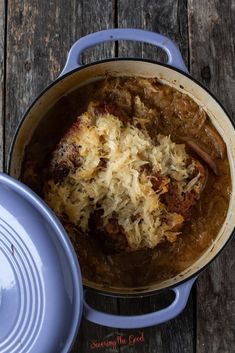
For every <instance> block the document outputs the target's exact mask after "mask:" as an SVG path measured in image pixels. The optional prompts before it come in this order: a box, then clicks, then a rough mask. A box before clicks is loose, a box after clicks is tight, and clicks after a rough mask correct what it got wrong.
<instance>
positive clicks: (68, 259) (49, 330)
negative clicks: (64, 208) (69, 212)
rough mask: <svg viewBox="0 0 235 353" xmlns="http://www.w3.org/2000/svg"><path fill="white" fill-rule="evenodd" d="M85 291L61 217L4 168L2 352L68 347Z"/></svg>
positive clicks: (50, 352) (0, 209)
mask: <svg viewBox="0 0 235 353" xmlns="http://www.w3.org/2000/svg"><path fill="white" fill-rule="evenodd" d="M82 295H83V294H82V281H81V274H80V269H79V265H78V261H77V257H76V254H75V252H74V250H73V247H72V245H71V243H70V240H69V239H68V236H67V234H66V233H65V231H64V228H63V227H62V225H61V224H60V222H59V221H58V220H57V218H56V217H55V215H54V214H53V212H52V211H51V210H50V209H49V208H48V207H47V206H46V204H45V203H44V202H43V201H42V200H41V199H40V198H39V197H38V196H37V195H35V194H34V193H33V192H32V191H31V190H30V189H29V188H28V187H26V186H24V185H23V184H22V183H20V182H18V181H16V180H15V179H12V178H11V177H9V176H7V175H5V174H1V173H0V352H4V353H19V352H21V353H26V352H33V353H39V352H40V353H42V352H47V353H55V352H56V353H60V352H61V353H62V352H63V353H65V352H68V351H69V350H70V348H71V345H72V343H73V341H74V338H75V337H76V333H77V330H78V326H79V324H80V320H81V314H82Z"/></svg>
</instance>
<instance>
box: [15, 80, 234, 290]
mask: <svg viewBox="0 0 235 353" xmlns="http://www.w3.org/2000/svg"><path fill="white" fill-rule="evenodd" d="M65 102H66V110H65V109H64V107H65ZM62 110H63V114H62V113H61V112H62ZM61 115H63V117H62V119H61V120H60V119H58V121H57V125H58V127H61V128H60V129H58V130H57V133H56V134H53V133H52V132H51V136H52V138H51V139H50V141H49V142H48V144H44V146H43V150H42V149H40V156H39V153H38V148H39V147H38V146H42V144H41V143H42V137H40V136H42V135H43V133H42V131H43V129H45V124H46V122H47V119H48V120H51V121H55V119H56V118H58V117H60V116H61ZM65 117H67V118H68V120H67V121H66V128H65V127H64V124H63V123H62V122H65ZM60 121H61V124H60ZM53 131H54V130H53ZM49 132H50V130H49ZM49 132H47V133H48V134H49ZM40 138H41V141H40ZM36 156H38V158H35V157H36ZM42 168H43V173H40V171H41V170H42ZM39 173H40V177H39ZM22 179H23V181H24V182H26V183H27V184H29V185H30V186H31V187H33V188H34V189H35V190H36V191H37V192H38V193H40V194H41V195H42V196H43V197H44V199H45V201H46V202H47V203H48V204H49V206H50V207H51V208H52V209H53V210H54V211H55V213H56V214H57V215H58V217H59V218H60V219H61V221H62V223H63V224H64V226H65V228H66V229H67V231H68V233H69V235H70V237H71V240H72V242H73V244H74V246H75V249H76V251H77V253H78V256H79V261H80V265H81V268H82V273H83V277H84V278H85V279H86V280H89V281H92V282H95V283H97V284H99V285H100V284H103V285H108V286H113V287H131V286H144V285H148V284H150V283H152V282H156V281H159V280H163V279H168V278H170V277H172V276H174V275H175V274H177V273H179V272H181V271H182V270H184V269H185V268H187V267H188V266H189V265H190V264H191V263H192V262H193V261H195V259H196V258H197V257H198V256H200V255H201V254H202V252H203V251H204V250H205V249H206V248H207V247H208V246H209V245H210V244H211V242H212V241H213V239H214V238H215V237H216V235H217V233H218V231H219V229H220V227H221V225H222V224H223V221H224V219H225V216H226V212H227V209H228V203H229V196H230V187H231V181H230V171H229V163H228V159H227V155H226V148H225V144H224V142H223V140H222V138H221V137H220V135H219V134H218V132H217V131H216V130H215V128H214V127H213V125H212V124H211V122H210V119H209V117H208V116H207V114H206V113H205V111H204V110H203V109H202V108H201V107H199V106H198V105H197V104H196V103H195V102H194V101H193V100H192V99H191V98H190V97H188V96H187V95H185V94H182V93H180V92H179V91H177V90H176V89H174V88H172V87H169V86H168V85H165V84H162V83H161V82H160V81H159V80H157V79H143V78H128V77H125V78H124V77H123V78H114V77H108V78H107V79H105V80H102V81H100V82H96V83H93V84H90V85H87V86H86V87H83V88H82V89H80V90H77V91H74V92H72V93H70V94H69V95H68V96H67V97H64V98H63V99H62V100H61V102H58V104H57V107H56V110H55V108H53V109H52V110H51V111H50V112H49V113H48V114H47V116H46V117H45V119H44V121H43V122H42V123H41V126H39V127H38V129H37V131H36V133H35V135H34V137H33V139H32V141H31V142H30V144H29V146H28V148H27V151H26V156H25V162H24V165H23V173H22ZM136 273H138V276H136Z"/></svg>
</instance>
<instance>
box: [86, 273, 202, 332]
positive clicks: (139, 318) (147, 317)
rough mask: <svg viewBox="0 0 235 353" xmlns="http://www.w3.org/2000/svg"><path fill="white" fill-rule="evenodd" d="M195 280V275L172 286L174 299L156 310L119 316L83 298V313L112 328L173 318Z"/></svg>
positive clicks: (183, 305) (135, 325)
mask: <svg viewBox="0 0 235 353" xmlns="http://www.w3.org/2000/svg"><path fill="white" fill-rule="evenodd" d="M195 280H196V277H194V278H192V279H190V280H188V281H187V282H185V283H183V284H181V285H179V286H177V287H175V288H173V289H172V290H173V291H174V293H175V299H174V301H173V302H172V303H171V304H170V305H169V306H168V307H166V308H164V309H161V310H157V311H155V312H153V313H149V314H144V315H136V316H119V315H113V314H107V313H102V312H100V311H98V310H95V309H93V308H91V307H90V306H89V305H88V304H87V303H86V301H85V298H84V315H85V318H86V319H87V320H88V321H90V322H93V323H95V324H99V325H104V326H108V327H113V328H121V329H137V328H143V327H149V326H154V325H158V324H161V323H163V322H166V321H169V320H171V319H173V318H174V317H176V316H177V315H179V314H180V313H181V312H182V311H183V309H184V308H185V306H186V304H187V301H188V297H189V294H190V291H191V288H192V285H193V283H194V281H195Z"/></svg>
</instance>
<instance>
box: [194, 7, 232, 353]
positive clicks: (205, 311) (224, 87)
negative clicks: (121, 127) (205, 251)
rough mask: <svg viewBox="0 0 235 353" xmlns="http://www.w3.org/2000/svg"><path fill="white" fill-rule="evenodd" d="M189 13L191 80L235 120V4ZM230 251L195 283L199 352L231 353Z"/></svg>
mask: <svg viewBox="0 0 235 353" xmlns="http://www.w3.org/2000/svg"><path fill="white" fill-rule="evenodd" d="M188 11H189V33H190V36H189V39H190V69H191V72H192V75H193V76H194V77H195V78H197V79H199V80H200V81H202V83H204V84H205V85H206V86H207V87H208V88H209V89H210V90H211V91H212V92H213V93H214V94H215V95H216V96H217V97H218V99H219V100H220V101H221V102H222V103H223V104H224V106H225V108H226V109H227V110H228V111H229V112H230V114H231V116H232V117H233V119H235V114H234V113H235V101H234V96H235V70H234V62H235V48H234V44H235V20H234V19H235V1H234V0H231V1H229V0H225V1H219V0H213V1H212V0H209V1H203V0H198V1H193V0H189V3H188ZM234 121H235V120H234ZM234 249H235V239H234V240H233V241H231V242H230V243H229V245H228V246H227V247H226V249H225V250H224V251H223V253H222V254H221V255H220V256H219V257H218V258H217V259H216V260H215V261H214V262H213V264H212V265H211V266H210V267H209V269H208V270H206V271H205V273H204V274H203V275H202V276H201V277H200V278H199V280H198V282H197V353H206V352H213V353H234V352H235V259H234Z"/></svg>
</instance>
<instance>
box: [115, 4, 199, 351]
mask: <svg viewBox="0 0 235 353" xmlns="http://www.w3.org/2000/svg"><path fill="white" fill-rule="evenodd" d="M118 26H119V27H132V28H143V29H147V30H150V31H154V32H158V33H161V34H164V35H166V36H168V37H170V38H172V39H173V40H174V41H175V42H176V43H177V44H178V45H179V47H180V50H181V52H182V55H183V58H184V60H185V62H186V64H187V63H188V30H187V2H186V1H185V0H182V1H174V0H168V1H164V2H161V1H154V0H150V1H146V0H139V1H136V0H129V1H125V0H119V1H118ZM118 49H119V50H118V54H119V56H124V57H127V56H129V57H144V58H147V59H152V60H160V61H162V60H164V59H165V58H166V56H165V55H163V53H162V52H161V51H160V50H157V49H156V48H154V47H153V46H150V45H143V44H140V43H131V42H120V43H119V45H118ZM165 296H166V298H169V295H168V294H165ZM164 302H165V300H163V299H162V298H145V299H144V301H141V302H140V301H138V302H134V303H131V304H130V303H129V302H128V300H125V299H121V300H120V302H119V306H120V312H121V313H122V314H125V313H127V310H128V307H129V310H128V312H129V314H136V313H137V312H140V311H142V313H144V312H151V311H153V310H154V309H156V307H157V306H158V305H159V304H163V303H164ZM128 304H129V305H128ZM194 329H195V326H194V300H193V295H191V297H190V300H189V303H188V305H187V309H186V310H185V311H184V312H183V313H182V314H181V315H180V316H179V317H178V318H177V319H176V320H172V321H170V322H168V323H166V324H163V325H160V326H156V327H152V328H147V329H144V330H142V331H143V333H144V337H145V343H144V344H139V345H135V346H132V347H130V346H126V347H124V346H123V347H121V348H120V351H121V352H122V353H126V352H128V353H134V352H137V353H138V352H146V353H152V352H157V353H172V352H174V353H177V352H179V353H182V352H187V353H192V352H194V340H195V336H194ZM122 331H123V330H122ZM124 332H125V334H126V335H127V336H129V335H131V334H135V333H136V334H138V330H125V331H124Z"/></svg>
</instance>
